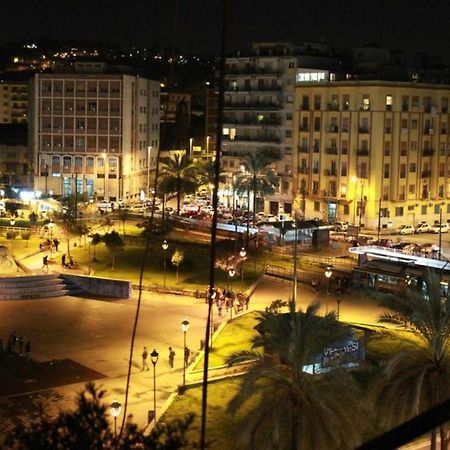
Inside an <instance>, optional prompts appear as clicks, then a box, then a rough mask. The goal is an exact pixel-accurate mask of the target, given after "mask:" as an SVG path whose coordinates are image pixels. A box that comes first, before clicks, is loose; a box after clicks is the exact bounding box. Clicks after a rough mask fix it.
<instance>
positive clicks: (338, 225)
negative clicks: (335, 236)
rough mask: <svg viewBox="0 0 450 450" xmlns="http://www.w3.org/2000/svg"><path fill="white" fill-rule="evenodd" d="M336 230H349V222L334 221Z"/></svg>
mask: <svg viewBox="0 0 450 450" xmlns="http://www.w3.org/2000/svg"><path fill="white" fill-rule="evenodd" d="M333 225H334V230H335V231H347V230H348V222H334V224H333Z"/></svg>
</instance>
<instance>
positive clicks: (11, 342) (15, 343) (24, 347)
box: [0, 331, 31, 358]
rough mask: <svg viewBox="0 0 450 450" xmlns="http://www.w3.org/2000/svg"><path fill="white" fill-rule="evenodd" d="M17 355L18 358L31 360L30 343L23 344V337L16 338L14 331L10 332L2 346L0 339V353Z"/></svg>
mask: <svg viewBox="0 0 450 450" xmlns="http://www.w3.org/2000/svg"><path fill="white" fill-rule="evenodd" d="M4 351H6V352H8V353H17V354H18V355H19V356H25V357H27V358H31V341H30V340H28V341H26V342H25V340H24V338H23V336H18V335H17V333H16V332H15V331H13V332H11V333H10V335H9V336H8V340H7V341H6V346H5V347H4V346H3V339H0V352H4Z"/></svg>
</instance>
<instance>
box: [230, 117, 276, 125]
mask: <svg viewBox="0 0 450 450" xmlns="http://www.w3.org/2000/svg"><path fill="white" fill-rule="evenodd" d="M223 123H224V124H225V125H244V126H245V125H248V126H261V127H270V126H280V125H281V119H263V120H258V119H257V118H256V117H255V118H250V119H236V118H233V117H225V118H224V120H223Z"/></svg>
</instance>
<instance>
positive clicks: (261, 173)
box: [236, 154, 279, 223]
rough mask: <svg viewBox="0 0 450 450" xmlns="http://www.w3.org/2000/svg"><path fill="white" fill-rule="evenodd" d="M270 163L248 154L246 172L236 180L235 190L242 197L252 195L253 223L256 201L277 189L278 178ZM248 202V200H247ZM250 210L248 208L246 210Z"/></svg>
mask: <svg viewBox="0 0 450 450" xmlns="http://www.w3.org/2000/svg"><path fill="white" fill-rule="evenodd" d="M271 162H272V161H271V160H270V159H268V158H267V157H266V156H264V155H261V154H250V155H248V156H247V158H246V160H245V167H246V172H245V173H242V174H240V175H239V176H238V177H237V179H236V190H237V192H238V194H240V195H242V194H245V193H247V198H248V196H249V193H250V192H252V193H253V223H255V218H256V199H257V197H264V196H265V195H272V194H274V193H275V191H276V189H277V187H278V181H279V179H278V176H277V174H276V172H275V171H274V169H272V167H270V163H271ZM248 201H249V200H248ZM248 209H250V207H249V208H248Z"/></svg>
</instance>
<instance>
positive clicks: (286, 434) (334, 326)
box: [228, 304, 363, 450]
mask: <svg viewBox="0 0 450 450" xmlns="http://www.w3.org/2000/svg"><path fill="white" fill-rule="evenodd" d="M291 306H292V305H291ZM318 308H319V305H318V304H315V305H310V306H309V307H308V308H307V309H306V311H305V312H304V313H303V312H300V313H294V312H292V311H291V313H289V314H274V313H270V312H264V313H261V314H260V316H259V322H260V325H258V326H257V328H260V329H261V330H262V331H263V334H262V335H261V336H258V337H256V338H255V339H254V341H253V348H254V349H258V348H262V349H263V350H262V351H257V350H253V351H251V352H241V353H239V354H236V355H234V356H233V357H232V358H231V359H230V361H229V362H230V363H233V362H238V361H244V360H253V361H254V363H253V365H252V366H251V368H250V370H249V371H248V372H247V373H246V374H245V375H244V379H243V382H242V384H241V385H240V388H239V391H238V393H237V394H236V396H235V397H234V398H233V400H232V401H231V402H230V404H229V406H228V407H229V410H230V412H232V413H235V412H237V411H238V410H239V409H240V408H241V407H243V406H245V407H246V408H243V409H245V410H246V412H245V413H244V414H245V415H244V417H242V420H244V421H245V423H246V426H245V429H246V430H247V436H246V438H247V439H249V440H250V441H251V442H250V445H249V444H247V446H248V447H250V446H251V448H284V449H293V450H299V449H310V448H317V449H318V448H353V447H354V446H355V445H357V444H358V443H359V442H360V441H361V434H362V432H363V427H362V424H361V427H359V426H358V424H355V420H356V421H358V418H360V417H361V414H358V411H360V409H359V408H360V407H361V405H362V403H361V401H360V400H359V398H360V394H359V391H358V389H357V388H356V386H355V383H354V382H353V379H352V376H351V373H350V372H349V370H348V369H344V368H341V367H339V366H338V365H337V364H335V365H333V366H331V365H330V366H329V367H328V369H327V370H326V371H323V372H320V373H315V374H313V373H307V372H306V371H305V370H304V367H305V366H308V365H311V364H312V363H314V362H317V361H318V360H319V357H320V355H322V354H323V353H324V350H325V349H326V348H327V347H333V346H336V343H337V342H338V341H339V340H341V339H345V338H348V337H349V336H350V330H349V329H348V328H346V327H344V326H342V325H341V324H339V322H337V321H336V320H335V316H334V313H330V314H327V315H326V316H325V317H319V316H317V311H318Z"/></svg>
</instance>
